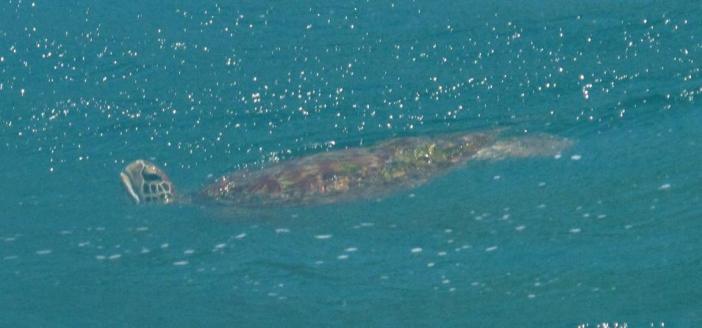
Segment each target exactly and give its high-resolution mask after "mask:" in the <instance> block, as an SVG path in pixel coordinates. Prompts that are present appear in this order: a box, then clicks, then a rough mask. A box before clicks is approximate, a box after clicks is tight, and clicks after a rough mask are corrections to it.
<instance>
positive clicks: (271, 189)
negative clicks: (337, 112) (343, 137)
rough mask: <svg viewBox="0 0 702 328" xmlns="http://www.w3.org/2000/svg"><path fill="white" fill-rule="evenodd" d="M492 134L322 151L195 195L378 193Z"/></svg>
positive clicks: (335, 196)
mask: <svg viewBox="0 0 702 328" xmlns="http://www.w3.org/2000/svg"><path fill="white" fill-rule="evenodd" d="M494 140H495V133H472V134H454V135H444V136H439V137H421V138H420V137H417V138H400V139H393V140H389V141H386V142H383V143H380V144H378V145H376V146H373V147H369V148H352V149H346V150H341V151H334V152H327V153H321V154H316V155H312V156H308V157H303V158H300V159H296V160H291V161H287V162H284V163H280V164H277V165H274V166H271V167H268V168H265V169H262V170H258V171H240V172H235V173H232V174H230V175H227V176H224V177H221V178H219V179H217V180H216V181H215V182H214V183H212V184H210V185H209V186H207V187H206V188H205V189H204V190H202V191H201V192H200V194H199V197H197V198H198V199H201V200H205V201H208V202H215V203H219V204H222V205H227V206H237V207H261V206H267V205H271V206H294V205H307V204H325V203H333V202H337V201H341V200H350V199H357V198H372V197H380V196H383V195H385V194H388V193H390V192H393V191H396V190H398V189H403V188H410V187H414V186H418V185H420V184H422V183H424V182H426V181H427V180H428V179H429V178H431V177H433V176H436V175H438V174H441V173H443V172H446V171H447V170H448V169H450V168H452V167H455V166H458V165H460V164H462V163H464V162H466V161H467V160H468V159H469V158H470V157H471V156H473V155H475V154H476V152H477V151H478V150H480V149H481V148H484V147H486V146H488V145H489V144H491V143H493V142H494Z"/></svg>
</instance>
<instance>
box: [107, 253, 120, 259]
mask: <svg viewBox="0 0 702 328" xmlns="http://www.w3.org/2000/svg"><path fill="white" fill-rule="evenodd" d="M121 257H122V254H112V255H110V256H109V257H108V259H110V260H118V259H120V258H121Z"/></svg>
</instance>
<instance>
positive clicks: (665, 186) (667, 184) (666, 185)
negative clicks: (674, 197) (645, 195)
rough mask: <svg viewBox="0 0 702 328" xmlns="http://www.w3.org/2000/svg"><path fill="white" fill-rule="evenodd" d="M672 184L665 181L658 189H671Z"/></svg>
mask: <svg viewBox="0 0 702 328" xmlns="http://www.w3.org/2000/svg"><path fill="white" fill-rule="evenodd" d="M670 187H671V185H670V183H664V184H662V185H661V186H660V187H658V190H668V189H670Z"/></svg>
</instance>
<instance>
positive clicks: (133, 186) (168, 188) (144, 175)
mask: <svg viewBox="0 0 702 328" xmlns="http://www.w3.org/2000/svg"><path fill="white" fill-rule="evenodd" d="M120 178H121V179H122V184H123V185H124V187H125V188H126V189H127V192H128V193H129V196H131V197H132V199H133V200H134V202H136V203H137V204H141V203H161V204H168V203H172V202H173V201H174V200H175V188H174V187H173V183H172V182H171V180H170V179H169V178H168V176H167V175H166V172H164V171H163V170H161V169H160V168H159V167H158V166H156V165H155V164H154V163H151V162H149V161H146V160H143V159H139V160H136V161H134V162H131V163H130V164H129V165H127V166H126V167H125V168H124V170H122V172H121V173H120Z"/></svg>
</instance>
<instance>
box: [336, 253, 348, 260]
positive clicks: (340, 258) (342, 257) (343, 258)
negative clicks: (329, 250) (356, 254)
mask: <svg viewBox="0 0 702 328" xmlns="http://www.w3.org/2000/svg"><path fill="white" fill-rule="evenodd" d="M336 258H337V259H338V260H346V259H348V258H349V256H348V255H347V254H341V255H339V256H337V257H336Z"/></svg>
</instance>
